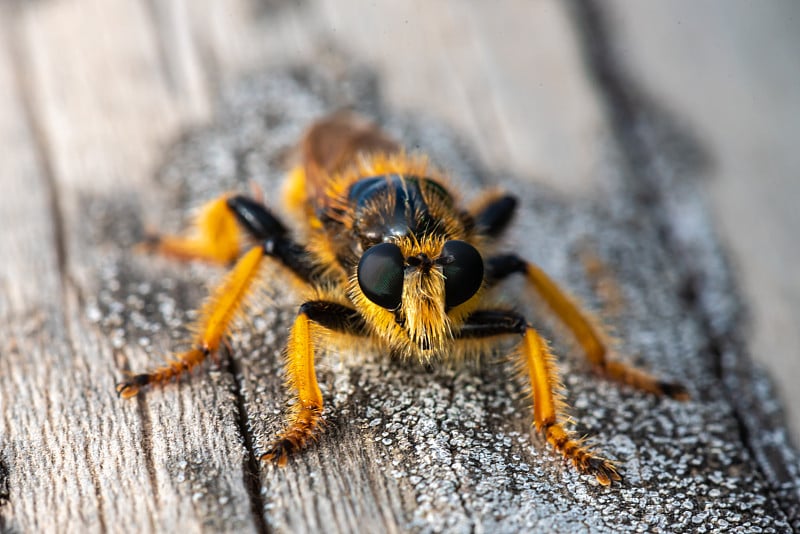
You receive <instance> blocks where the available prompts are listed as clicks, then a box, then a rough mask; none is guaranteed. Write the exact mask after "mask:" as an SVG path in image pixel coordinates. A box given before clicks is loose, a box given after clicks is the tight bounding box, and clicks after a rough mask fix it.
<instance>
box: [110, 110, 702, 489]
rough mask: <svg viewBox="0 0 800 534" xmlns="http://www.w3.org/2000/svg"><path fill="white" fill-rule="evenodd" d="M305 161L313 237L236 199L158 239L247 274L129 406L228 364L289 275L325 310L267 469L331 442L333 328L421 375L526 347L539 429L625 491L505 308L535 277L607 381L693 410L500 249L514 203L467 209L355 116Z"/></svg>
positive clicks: (492, 199) (518, 318)
mask: <svg viewBox="0 0 800 534" xmlns="http://www.w3.org/2000/svg"><path fill="white" fill-rule="evenodd" d="M300 155H301V164H300V165H298V166H297V167H296V168H295V169H294V170H293V171H292V172H291V173H290V174H289V177H288V180H287V187H286V189H285V206H286V208H287V210H288V211H289V212H291V213H293V214H294V215H295V218H296V219H297V221H298V224H299V225H300V227H299V228H296V229H293V230H292V231H290V229H289V227H288V226H287V225H285V224H284V223H283V222H281V221H280V220H279V219H278V218H277V217H276V216H275V215H274V214H273V213H272V212H271V211H270V210H269V209H268V208H267V207H266V206H264V205H263V204H262V203H261V202H259V201H256V200H254V199H253V198H250V197H247V196H242V195H224V196H222V197H221V198H218V199H216V200H214V201H212V202H210V203H208V204H207V205H206V206H205V207H204V208H203V209H202V210H201V212H200V215H199V216H198V219H197V221H196V228H195V232H194V234H192V235H190V236H189V237H177V236H154V237H152V238H151V239H150V240H149V241H148V247H149V248H150V249H151V250H152V251H154V252H157V253H161V254H166V255H170V256H174V257H177V258H181V259H186V260H188V259H201V260H206V261H211V262H218V263H221V264H226V265H229V264H231V263H233V262H235V265H234V266H233V267H232V269H231V270H230V272H229V273H228V275H227V276H226V277H225V279H224V280H223V281H222V283H220V284H219V285H218V287H217V288H216V289H215V290H214V291H213V292H212V294H211V296H210V297H209V298H208V299H207V300H206V302H205V303H204V304H203V306H202V308H201V309H200V312H199V314H198V317H199V318H198V319H197V321H196V324H194V328H193V332H195V334H194V335H195V338H194V340H193V345H192V348H191V349H190V350H188V351H187V352H184V353H182V354H178V355H177V357H176V358H175V359H174V360H173V361H170V362H168V363H167V364H166V365H164V366H163V367H159V368H156V369H154V370H151V371H149V372H146V373H142V374H135V375H131V376H130V377H129V378H128V379H127V380H125V381H123V382H121V383H120V384H118V385H117V392H118V393H119V395H120V396H122V397H124V398H128V397H132V396H134V395H136V394H137V393H139V391H141V390H142V388H144V387H145V386H149V385H153V384H161V383H164V382H166V381H168V380H171V379H174V378H176V377H178V376H179V375H181V374H183V373H185V372H187V371H189V370H190V369H192V368H194V367H195V366H197V365H198V364H200V363H201V362H203V361H204V360H205V359H206V358H207V357H208V356H209V355H211V354H213V353H215V352H216V351H218V350H219V348H220V346H221V345H222V344H224V342H225V339H226V336H228V335H229V334H230V331H231V328H232V326H233V324H234V323H235V319H236V318H237V317H239V316H241V315H242V314H244V313H246V302H247V300H248V296H249V295H251V294H252V292H253V290H254V288H255V287H256V286H257V284H258V282H259V280H260V274H259V271H260V268H261V267H262V265H263V264H264V263H266V262H275V263H277V264H279V265H280V266H281V267H283V270H284V271H285V272H286V275H287V277H289V278H292V279H294V280H295V281H298V282H299V283H300V284H302V285H304V286H307V287H310V288H311V289H312V290H313V294H314V295H315V297H314V298H313V299H311V300H308V301H306V302H304V303H303V304H302V305H301V306H300V307H299V309H298V310H297V316H296V318H295V320H294V324H293V326H292V327H291V332H290V334H289V339H288V342H287V346H286V374H287V377H288V380H287V387H288V388H289V390H290V394H292V395H294V396H295V397H296V402H295V403H294V404H293V405H292V408H291V409H290V411H289V413H288V414H287V418H286V425H285V428H284V430H283V431H282V432H280V433H279V434H278V435H277V437H276V438H275V439H274V441H273V442H272V444H271V445H270V446H269V448H268V450H267V452H266V453H265V454H264V455H263V456H262V460H264V461H274V462H276V463H278V464H280V465H283V464H285V462H286V460H287V458H288V456H289V455H291V454H293V453H296V452H298V451H300V450H302V449H303V448H305V447H306V446H307V445H308V444H309V443H310V442H312V441H314V440H315V439H316V437H317V436H318V434H319V432H320V428H321V423H322V412H323V404H322V395H321V393H320V389H319V385H318V383H317V377H316V374H315V371H314V363H315V357H316V353H317V349H318V347H317V346H316V345H317V343H315V340H316V339H317V338H318V336H316V335H315V334H316V333H317V332H319V331H327V332H328V333H329V334H333V335H337V334H338V335H340V336H341V337H343V338H350V339H352V338H363V339H366V340H369V341H371V342H372V343H373V345H375V346H377V347H379V348H380V349H382V350H385V351H388V352H390V353H392V354H397V355H400V356H401V357H403V358H411V359H415V360H418V361H419V362H422V363H427V362H430V361H432V360H436V359H452V358H456V357H459V356H463V355H464V354H466V353H469V352H475V351H481V350H485V349H486V348H487V347H491V346H492V345H493V344H496V343H500V342H501V341H502V339H503V338H512V339H514V340H516V343H517V344H518V347H517V349H516V353H518V354H519V358H520V368H521V369H522V372H523V374H524V375H525V377H526V378H527V382H528V383H529V384H530V388H531V392H532V399H533V422H534V425H535V427H536V430H537V431H539V432H540V433H541V434H542V435H543V436H544V437H545V439H546V440H547V442H548V443H549V444H550V445H551V446H552V447H553V448H554V449H555V450H556V451H558V452H559V453H560V454H561V455H563V456H564V458H565V459H567V460H569V461H571V462H572V464H573V465H574V466H575V467H576V468H577V469H578V470H579V471H580V472H582V473H588V474H591V475H594V476H595V477H596V478H597V480H598V481H599V482H600V484H603V485H610V484H611V483H612V481H619V480H621V477H620V475H619V473H618V471H617V468H616V467H615V465H614V464H613V463H612V462H611V461H610V460H608V459H606V458H604V457H603V456H601V455H599V454H598V453H596V452H595V451H593V450H592V449H591V448H590V447H589V446H588V445H587V444H585V443H584V442H583V440H581V439H579V438H577V437H576V436H574V435H573V434H572V433H571V432H570V431H569V430H567V429H566V428H565V426H564V423H563V421H564V416H563V411H564V408H565V406H564V404H565V403H564V401H563V399H562V397H561V396H560V394H559V390H560V381H559V378H558V372H557V369H556V365H555V361H554V357H553V355H552V354H551V352H550V350H549V348H548V344H547V343H546V341H545V340H544V339H543V338H542V337H541V336H540V335H539V334H538V333H537V331H536V330H535V329H534V328H533V327H532V326H531V324H530V323H529V322H528V320H527V319H526V318H525V317H524V316H523V315H522V314H521V313H520V312H518V311H516V310H514V309H512V308H509V307H507V306H506V307H503V306H500V305H498V304H497V300H496V299H495V296H496V295H497V294H498V292H502V286H503V282H504V281H505V280H506V279H507V278H509V277H511V276H512V275H520V276H522V277H524V279H525V280H526V281H527V283H528V285H529V287H530V289H531V290H532V291H534V292H536V293H538V294H539V295H540V296H541V297H542V298H543V300H544V302H546V303H547V304H548V305H549V308H550V310H551V311H552V312H553V313H554V314H555V316H556V317H557V318H558V319H560V321H561V322H562V323H563V324H564V325H565V326H566V327H567V328H568V330H570V331H571V332H572V334H574V336H575V338H576V339H577V341H578V342H579V344H580V347H581V348H582V349H583V352H584V353H585V354H586V356H587V358H588V359H589V361H590V362H591V363H592V364H593V365H594V367H595V368H596V369H598V370H599V371H601V372H602V373H603V374H605V375H606V376H607V377H609V378H611V379H614V380H617V381H620V382H623V383H626V384H630V385H632V386H634V387H637V388H640V389H643V390H645V391H648V392H651V393H654V394H658V395H667V396H670V397H673V398H678V399H684V398H686V397H687V393H686V390H685V389H684V388H683V387H682V386H680V385H678V384H674V383H669V382H663V381H660V380H658V379H656V378H654V377H652V376H650V375H649V374H647V373H645V372H643V371H640V370H637V369H635V368H632V367H629V366H627V365H625V364H622V363H619V362H615V361H610V360H608V359H607V358H606V355H607V352H608V351H607V343H606V341H605V336H604V334H603V332H602V330H601V329H600V328H599V327H598V326H597V325H596V324H595V321H593V320H592V319H591V318H590V316H589V315H588V314H586V313H584V312H582V311H581V310H580V309H579V307H578V306H577V305H576V304H575V303H574V301H573V299H571V298H570V297H569V296H567V295H566V293H565V292H564V291H562V290H561V289H560V288H559V287H558V286H557V285H556V283H555V282H554V281H553V280H552V279H551V278H550V277H548V276H547V275H546V274H545V273H544V272H543V271H542V270H541V269H540V268H539V267H537V266H536V265H534V264H533V263H531V262H529V261H527V260H525V259H523V258H521V257H519V256H518V255H517V254H514V253H513V252H512V253H509V252H499V251H496V250H495V248H496V245H495V244H496V242H497V241H498V238H499V237H500V236H501V234H503V232H504V231H505V230H506V228H507V227H508V225H509V223H510V221H511V219H512V215H513V213H514V210H515V208H516V205H517V200H516V199H515V197H513V196H511V195H508V194H504V193H500V192H494V193H491V194H485V195H484V196H483V197H481V198H479V199H478V201H477V202H474V203H473V204H472V205H470V206H465V205H463V204H462V203H461V201H460V200H459V199H458V197H457V195H456V194H455V193H454V191H453V189H452V188H450V187H449V186H448V180H447V178H446V177H445V176H444V175H443V173H442V172H441V171H440V170H438V169H436V168H435V167H434V166H432V165H431V164H430V163H429V162H428V161H427V159H425V158H424V157H422V156H418V155H410V154H408V153H406V152H405V151H404V150H403V149H402V148H401V147H400V146H399V145H398V143H396V142H395V141H394V140H392V139H391V138H389V137H388V136H387V135H386V134H384V133H383V132H381V131H380V130H378V129H377V128H376V127H374V126H373V125H372V124H370V123H369V122H367V121H365V120H364V119H362V118H359V117H357V116H354V115H352V114H348V113H338V114H335V115H332V116H330V117H328V118H325V119H323V120H321V121H319V122H317V123H316V124H314V125H313V126H312V127H311V128H310V129H309V130H308V132H307V133H306V134H305V137H304V138H303V140H302V142H301V144H300ZM242 250H245V252H244V253H242V252H241V251H242Z"/></svg>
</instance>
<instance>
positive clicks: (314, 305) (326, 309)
mask: <svg viewBox="0 0 800 534" xmlns="http://www.w3.org/2000/svg"><path fill="white" fill-rule="evenodd" d="M300 313H301V314H305V315H306V316H307V317H308V318H309V320H311V321H313V322H315V323H317V324H318V325H320V326H322V327H325V328H327V329H328V330H333V331H335V332H341V333H342V334H350V335H354V336H366V335H368V334H369V330H368V329H367V323H366V322H365V321H364V318H363V317H362V316H361V315H360V314H359V313H358V312H357V311H356V310H354V309H353V308H348V307H347V306H343V305H341V304H337V303H335V302H328V301H325V300H310V301H308V302H305V303H303V305H302V306H300Z"/></svg>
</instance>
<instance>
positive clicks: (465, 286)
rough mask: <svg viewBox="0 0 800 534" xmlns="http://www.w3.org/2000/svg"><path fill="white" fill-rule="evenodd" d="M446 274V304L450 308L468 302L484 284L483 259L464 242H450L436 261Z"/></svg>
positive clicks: (445, 245)
mask: <svg viewBox="0 0 800 534" xmlns="http://www.w3.org/2000/svg"><path fill="white" fill-rule="evenodd" d="M436 262H437V263H439V264H440V265H441V266H442V273H443V274H444V294H445V304H447V306H448V307H449V308H452V307H453V306H458V305H459V304H463V303H464V302H466V301H468V300H469V299H470V297H472V295H474V294H475V293H477V292H478V289H480V287H481V284H482V283H483V259H482V258H481V255H480V253H479V252H478V251H477V250H476V249H475V247H473V246H472V245H470V244H469V243H466V242H464V241H448V242H446V243H445V244H444V247H442V255H441V256H440V257H439V259H438V260H437V261H436Z"/></svg>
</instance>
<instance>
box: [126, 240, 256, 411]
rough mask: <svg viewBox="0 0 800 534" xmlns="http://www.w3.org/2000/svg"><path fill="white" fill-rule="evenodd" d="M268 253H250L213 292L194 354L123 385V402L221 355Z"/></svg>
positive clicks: (199, 324)
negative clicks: (212, 356)
mask: <svg viewBox="0 0 800 534" xmlns="http://www.w3.org/2000/svg"><path fill="white" fill-rule="evenodd" d="M264 253H265V251H264V248H263V247H253V248H252V249H250V250H249V251H248V252H247V253H245V254H244V255H243V256H242V257H241V259H239V261H238V262H237V263H236V266H235V267H234V268H233V270H231V272H230V273H228V275H227V276H226V277H225V280H224V281H223V282H222V283H221V284H220V285H219V286H218V287H217V288H216V289H215V290H214V291H213V292H212V294H211V296H210V297H209V298H208V299H207V300H206V302H205V303H204V304H203V306H202V308H201V309H200V313H199V319H198V320H197V323H196V324H195V325H194V331H195V332H196V334H195V336H196V337H195V340H194V344H193V347H192V348H191V349H190V350H188V351H186V352H184V353H181V354H179V355H178V356H177V359H175V360H173V361H171V362H168V363H167V364H166V365H164V366H162V367H158V368H156V369H153V370H151V371H148V372H146V373H141V374H137V375H133V376H131V377H130V378H129V379H128V380H125V381H123V382H120V383H119V384H117V388H116V389H117V393H118V394H119V395H120V396H121V397H122V398H126V399H127V398H129V397H133V396H134V395H136V394H137V393H139V391H140V390H141V389H142V388H143V387H145V386H148V385H152V384H162V383H164V382H167V381H169V380H172V379H174V378H176V377H178V376H179V375H181V374H183V373H185V372H187V371H189V370H190V369H192V368H194V367H196V366H197V365H199V364H200V363H202V362H203V361H204V360H205V359H206V357H207V356H208V355H209V354H212V353H214V352H215V351H217V349H219V346H220V343H221V342H222V340H223V339H224V336H225V335H226V333H227V332H228V330H229V327H230V325H231V323H232V322H233V320H234V319H235V318H236V316H237V315H238V314H239V313H240V312H241V310H242V308H243V306H244V304H245V302H246V300H247V296H248V295H249V294H250V291H251V289H252V285H253V282H254V281H255V280H256V278H257V277H258V272H259V267H260V266H261V263H262V261H263V259H264Z"/></svg>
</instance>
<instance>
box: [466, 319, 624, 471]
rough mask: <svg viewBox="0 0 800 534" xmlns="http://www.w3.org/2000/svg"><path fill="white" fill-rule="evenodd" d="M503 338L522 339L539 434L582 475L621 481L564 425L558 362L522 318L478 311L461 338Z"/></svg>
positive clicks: (607, 464) (611, 467)
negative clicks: (586, 474)
mask: <svg viewBox="0 0 800 534" xmlns="http://www.w3.org/2000/svg"><path fill="white" fill-rule="evenodd" d="M501 334H520V335H521V336H522V343H521V350H520V352H521V357H522V358H521V364H522V369H523V371H524V372H525V373H527V375H528V379H529V380H530V384H531V391H532V393H533V422H534V425H535V426H536V430H538V431H539V432H541V433H542V434H543V435H544V436H545V439H547V442H548V443H549V444H550V445H551V446H552V447H553V448H554V449H555V450H556V451H558V452H560V453H561V454H562V455H563V456H564V458H565V459H567V460H569V461H571V462H572V464H573V465H574V466H575V467H576V468H577V469H578V470H579V471H580V472H582V473H588V474H591V475H594V476H595V478H597V481H598V482H600V484H602V485H604V486H608V485H609V484H611V482H612V481H618V480H621V479H622V477H620V475H619V473H617V470H616V468H615V467H614V464H613V463H612V462H610V461H609V460H607V459H605V458H603V457H602V456H599V455H597V454H595V453H594V452H592V451H591V450H590V449H589V448H588V447H587V446H585V445H584V444H583V442H582V440H580V439H577V438H575V436H574V435H573V434H572V433H571V432H569V431H568V430H566V429H565V428H564V426H563V425H562V423H561V419H562V417H561V411H562V408H563V404H564V402H563V400H562V399H561V396H560V395H559V394H558V390H559V389H560V388H561V383H560V381H559V378H558V370H557V369H556V364H555V358H554V357H553V354H552V353H551V352H550V349H549V348H548V346H547V342H546V341H545V340H544V339H542V337H541V336H540V335H539V334H538V332H536V330H534V329H533V328H532V327H531V326H530V325H528V324H527V323H526V321H525V319H524V318H523V317H522V316H521V315H519V314H517V313H514V312H508V311H500V310H480V311H476V312H474V313H473V314H472V315H470V316H469V317H468V318H467V320H466V321H465V323H464V326H463V327H462V329H461V331H460V333H459V334H458V337H460V338H473V339H474V338H482V337H489V336H496V335H501Z"/></svg>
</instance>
